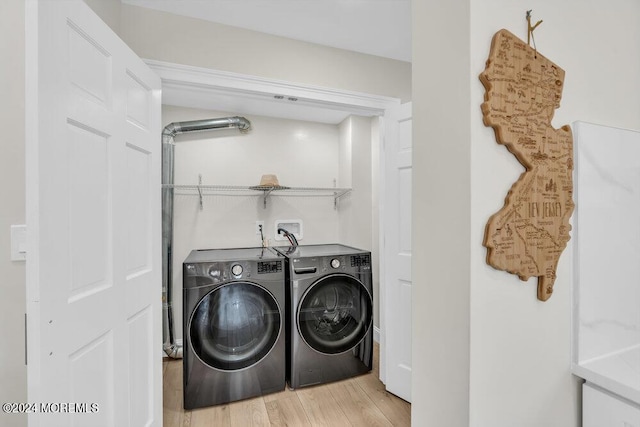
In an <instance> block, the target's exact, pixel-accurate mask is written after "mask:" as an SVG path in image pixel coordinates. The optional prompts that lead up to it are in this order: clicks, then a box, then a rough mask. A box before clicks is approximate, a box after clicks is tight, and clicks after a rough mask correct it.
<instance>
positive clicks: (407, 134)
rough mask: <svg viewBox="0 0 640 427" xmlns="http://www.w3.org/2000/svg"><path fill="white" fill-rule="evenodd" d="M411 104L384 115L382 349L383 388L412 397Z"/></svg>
mask: <svg viewBox="0 0 640 427" xmlns="http://www.w3.org/2000/svg"><path fill="white" fill-rule="evenodd" d="M411 146H412V141H411V103H407V104H402V105H400V106H399V107H397V108H393V109H391V110H387V112H386V114H385V154H384V157H385V159H384V164H385V190H384V201H383V203H384V206H385V208H384V224H383V230H382V234H383V247H384V249H383V251H384V263H385V265H384V284H383V286H384V294H383V295H384V298H385V299H384V315H383V318H384V325H383V326H382V327H383V335H384V347H383V355H382V357H381V364H384V366H383V367H382V368H381V369H384V381H385V385H386V387H387V390H388V391H389V392H391V393H393V394H395V395H397V396H399V397H401V398H403V399H405V400H407V401H409V402H410V401H411V293H412V292H411V175H412V172H411V151H412V150H411Z"/></svg>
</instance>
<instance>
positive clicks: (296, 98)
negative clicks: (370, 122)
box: [143, 59, 400, 118]
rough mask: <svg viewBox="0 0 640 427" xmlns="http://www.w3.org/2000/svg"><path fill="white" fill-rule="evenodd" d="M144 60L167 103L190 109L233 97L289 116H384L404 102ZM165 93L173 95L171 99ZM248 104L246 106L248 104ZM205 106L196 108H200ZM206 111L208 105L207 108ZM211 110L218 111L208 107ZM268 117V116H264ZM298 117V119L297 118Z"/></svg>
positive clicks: (163, 100)
mask: <svg viewBox="0 0 640 427" xmlns="http://www.w3.org/2000/svg"><path fill="white" fill-rule="evenodd" d="M143 61H144V62H145V63H146V64H147V65H148V66H149V67H150V68H151V69H152V70H153V71H154V72H156V73H157V74H158V75H159V76H160V78H161V80H162V92H163V99H162V102H163V104H164V103H166V104H170V105H179V106H183V107H187V106H188V104H199V103H202V102H203V99H206V98H207V97H209V98H210V99H213V98H214V97H218V98H223V101H221V102H224V100H226V99H229V98H230V97H233V98H234V99H238V100H240V101H243V102H245V103H246V102H252V103H254V104H252V105H257V106H258V108H260V107H261V106H263V105H269V107H270V109H273V108H274V106H280V107H279V108H278V107H276V109H277V111H281V110H282V111H283V113H282V114H283V115H285V114H294V113H293V112H294V110H298V109H301V108H302V109H309V110H310V111H311V113H312V114H315V113H319V114H320V113H322V111H321V110H326V111H325V112H327V113H328V112H331V111H333V112H335V111H341V112H344V113H349V114H357V115H361V116H369V117H372V116H380V117H383V116H384V114H385V110H386V109H388V108H390V107H393V106H396V105H399V104H400V99H398V98H393V97H388V96H382V95H372V94H367V93H361V92H353V91H347V90H341V89H334V88H327V87H321V86H313V85H307V84H301V83H293V82H287V81H283V80H277V79H270V78H266V77H260V76H253V75H248V74H240V73H233V72H229V71H220V70H213V69H209V68H201V67H194V66H190V65H183V64H175V63H170V62H164V61H156V60H152V59H143ZM165 94H167V95H168V96H170V98H171V99H167V98H166V97H165ZM245 105H246V104H245ZM200 106H201V105H193V107H195V108H198V107H200ZM203 108H204V106H203ZM207 108H208V109H215V108H212V107H207ZM263 115H264V114H263ZM293 118H295V117H293Z"/></svg>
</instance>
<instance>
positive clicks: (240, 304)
mask: <svg viewBox="0 0 640 427" xmlns="http://www.w3.org/2000/svg"><path fill="white" fill-rule="evenodd" d="M280 324H281V318H280V310H279V308H278V303H277V302H276V300H275V298H274V297H273V296H272V295H271V294H270V293H269V292H268V291H267V290H265V289H264V288H262V287H260V286H258V285H255V284H252V283H247V282H234V283H230V284H227V285H224V286H221V287H219V288H216V289H214V290H213V291H211V292H209V293H208V294H207V295H205V296H204V297H203V298H202V299H201V300H200V302H198V305H197V306H196V309H195V310H194V312H193V315H192V317H191V321H190V322H189V339H190V340H191V346H192V348H193V351H194V352H195V354H196V355H197V356H198V357H199V358H200V360H202V361H203V362H204V363H206V364H207V365H209V366H211V367H213V368H217V369H221V370H225V371H235V370H238V369H243V368H247V367H249V366H251V365H254V364H256V363H258V362H259V361H260V360H261V359H262V358H264V357H265V356H266V355H267V354H269V351H270V350H271V348H272V347H273V346H274V345H275V343H276V341H277V339H278V335H279V333H280Z"/></svg>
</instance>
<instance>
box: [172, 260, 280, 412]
mask: <svg viewBox="0 0 640 427" xmlns="http://www.w3.org/2000/svg"><path fill="white" fill-rule="evenodd" d="M284 264H285V262H284V260H283V259H282V257H281V256H279V255H277V254H276V253H275V252H272V251H270V250H268V249H263V248H243V249H213V250H194V251H192V252H191V254H190V255H189V256H188V257H187V259H186V260H185V261H184V264H183V283H184V286H183V297H184V298H183V305H184V311H183V313H184V323H183V332H184V334H183V340H184V360H183V374H184V376H183V383H184V408H185V409H193V408H199V407H204V406H212V405H217V404H222V403H227V402H232V401H236V400H241V399H246V398H250V397H255V396H260V395H264V394H267V393H271V392H276V391H282V390H284V388H285V336H286V333H285V312H284V310H285V282H284V279H285V271H284Z"/></svg>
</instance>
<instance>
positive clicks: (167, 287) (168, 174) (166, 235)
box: [162, 117, 251, 359]
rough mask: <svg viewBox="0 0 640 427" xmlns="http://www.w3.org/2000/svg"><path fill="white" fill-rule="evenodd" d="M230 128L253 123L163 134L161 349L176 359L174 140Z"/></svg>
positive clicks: (239, 120) (178, 125) (196, 124)
mask: <svg viewBox="0 0 640 427" xmlns="http://www.w3.org/2000/svg"><path fill="white" fill-rule="evenodd" d="M228 128H237V129H240V131H245V132H246V131H248V130H249V129H250V128H251V122H249V120H247V119H246V118H244V117H224V118H218V119H207V120H193V121H188V122H174V123H170V124H168V125H167V126H166V127H165V128H164V130H163V131H162V316H163V319H162V337H163V345H162V348H163V350H164V352H165V353H166V355H167V356H169V357H171V358H174V359H180V358H182V346H179V345H177V344H176V341H175V334H174V325H173V276H172V275H173V268H172V263H173V255H172V243H173V185H174V152H175V143H174V137H175V136H176V135H178V134H181V133H191V132H203V131H208V130H212V129H228Z"/></svg>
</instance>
